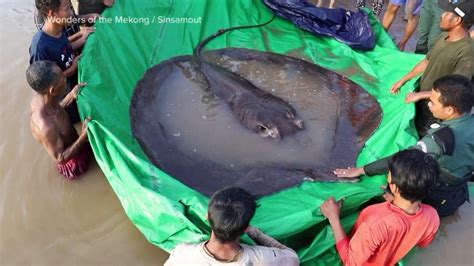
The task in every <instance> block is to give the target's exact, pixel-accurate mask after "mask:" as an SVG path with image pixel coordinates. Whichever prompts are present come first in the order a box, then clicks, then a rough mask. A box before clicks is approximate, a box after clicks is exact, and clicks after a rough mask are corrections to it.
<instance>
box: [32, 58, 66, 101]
mask: <svg viewBox="0 0 474 266" xmlns="http://www.w3.org/2000/svg"><path fill="white" fill-rule="evenodd" d="M56 67H57V65H56V63H54V62H52V61H35V62H33V64H31V65H30V67H28V69H27V70H26V81H27V82H28V84H30V87H31V88H32V89H33V90H35V91H36V92H38V93H41V94H44V93H45V92H46V90H48V89H49V88H50V87H51V86H53V85H54V84H56V82H58V80H59V75H58V73H57V72H55V71H54V69H55V68H56Z"/></svg>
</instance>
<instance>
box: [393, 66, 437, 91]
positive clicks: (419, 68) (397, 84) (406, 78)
mask: <svg viewBox="0 0 474 266" xmlns="http://www.w3.org/2000/svg"><path fill="white" fill-rule="evenodd" d="M427 66H428V59H426V58H425V59H423V60H421V61H420V62H419V63H418V64H416V66H414V67H413V68H412V70H410V72H408V73H407V74H406V75H405V76H403V77H402V78H401V79H400V80H399V81H397V82H395V83H394V84H393V85H392V87H390V93H392V94H396V93H398V92H399V91H400V88H401V87H402V86H403V84H405V83H406V82H407V81H409V80H411V79H413V78H414V77H417V76H418V75H420V74H422V73H423V72H424V71H425V69H426V67H427Z"/></svg>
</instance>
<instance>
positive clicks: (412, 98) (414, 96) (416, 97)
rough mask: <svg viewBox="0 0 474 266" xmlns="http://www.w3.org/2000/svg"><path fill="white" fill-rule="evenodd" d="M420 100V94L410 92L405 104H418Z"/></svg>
mask: <svg viewBox="0 0 474 266" xmlns="http://www.w3.org/2000/svg"><path fill="white" fill-rule="evenodd" d="M419 100H420V97H419V95H418V93H416V92H410V93H408V94H407V96H405V103H416V102H418V101H419Z"/></svg>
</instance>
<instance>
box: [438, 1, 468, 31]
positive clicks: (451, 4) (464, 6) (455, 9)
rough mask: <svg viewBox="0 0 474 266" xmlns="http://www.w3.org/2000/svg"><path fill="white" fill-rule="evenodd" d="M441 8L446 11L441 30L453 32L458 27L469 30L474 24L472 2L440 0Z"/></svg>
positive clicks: (442, 17)
mask: <svg viewBox="0 0 474 266" xmlns="http://www.w3.org/2000/svg"><path fill="white" fill-rule="evenodd" d="M438 4H439V7H440V8H441V9H443V10H444V13H443V15H442V16H441V21H440V28H441V29H442V30H448V31H449V30H451V29H452V28H455V27H457V26H461V27H464V28H465V29H466V30H469V29H470V28H471V26H472V24H473V23H474V1H472V0H439V1H438Z"/></svg>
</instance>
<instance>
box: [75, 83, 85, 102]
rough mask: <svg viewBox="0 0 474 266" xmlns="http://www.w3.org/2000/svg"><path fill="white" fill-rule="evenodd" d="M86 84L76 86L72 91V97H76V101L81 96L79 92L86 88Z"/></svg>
mask: <svg viewBox="0 0 474 266" xmlns="http://www.w3.org/2000/svg"><path fill="white" fill-rule="evenodd" d="M86 85H87V83H86V82H82V83H79V84H77V85H76V86H74V88H73V89H72V90H71V92H72V93H73V94H72V95H73V96H74V99H77V96H78V95H79V92H81V89H82V87H84V86H86Z"/></svg>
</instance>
